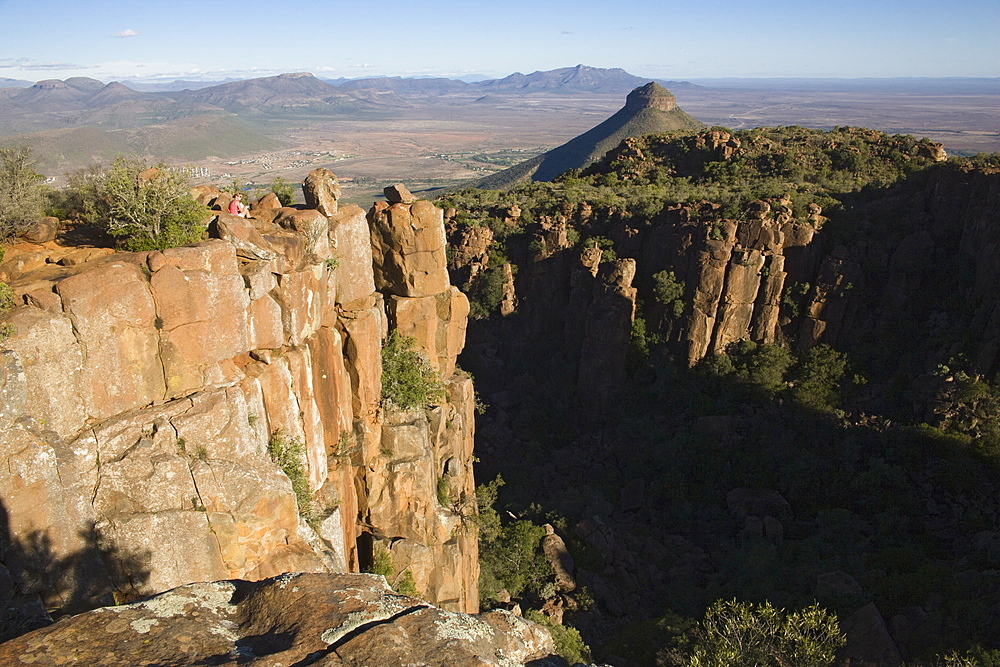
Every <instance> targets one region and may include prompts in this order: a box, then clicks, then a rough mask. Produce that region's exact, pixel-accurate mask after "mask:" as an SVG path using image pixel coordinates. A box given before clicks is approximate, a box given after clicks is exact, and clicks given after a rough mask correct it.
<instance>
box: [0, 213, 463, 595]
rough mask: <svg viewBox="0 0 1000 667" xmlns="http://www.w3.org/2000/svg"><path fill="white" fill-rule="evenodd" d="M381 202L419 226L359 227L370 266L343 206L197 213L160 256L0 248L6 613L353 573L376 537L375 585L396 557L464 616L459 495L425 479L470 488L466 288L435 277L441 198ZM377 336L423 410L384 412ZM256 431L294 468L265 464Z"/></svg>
mask: <svg viewBox="0 0 1000 667" xmlns="http://www.w3.org/2000/svg"><path fill="white" fill-rule="evenodd" d="M398 206H401V207H405V209H406V210H405V211H401V210H394V211H393V212H392V213H391V214H390V215H391V216H400V215H401V216H403V217H405V218H406V219H407V220H408V221H413V222H414V225H416V226H417V227H418V228H419V232H418V234H417V238H416V239H413V238H410V239H399V242H400V243H401V244H403V245H401V246H397V245H394V244H395V242H396V240H397V239H394V238H392V237H386V236H381V235H380V236H378V243H377V244H374V245H375V247H376V248H377V250H378V252H377V257H376V259H375V270H374V271H373V253H372V249H373V241H372V238H373V235H372V233H371V232H370V231H369V224H368V220H367V219H366V215H365V213H364V211H362V210H361V209H360V208H358V207H356V206H353V205H351V206H344V207H339V208H338V210H337V211H336V212H335V213H334V214H333V215H331V216H326V215H323V214H322V213H320V212H319V211H318V210H315V209H304V210H297V209H279V210H278V216H277V217H276V223H270V222H266V221H264V220H247V219H243V218H237V217H235V216H230V215H228V214H226V213H219V214H218V216H217V219H216V220H215V222H214V223H213V225H212V230H213V233H214V234H215V235H216V236H218V237H220V238H216V239H212V240H208V241H204V242H202V243H199V244H197V245H195V246H189V247H184V248H174V249H170V250H165V251H162V252H144V253H115V254H111V255H106V256H102V257H99V258H97V259H93V260H91V261H88V262H85V263H80V264H75V265H70V266H62V265H57V264H52V263H49V262H47V261H45V258H44V257H42V258H41V259H39V261H37V262H25V263H23V264H18V263H17V262H18V260H17V257H16V256H15V257H14V258H13V259H12V260H9V261H7V262H5V263H4V265H3V267H2V268H3V270H4V271H5V277H7V278H8V279H10V280H11V285H12V287H13V289H14V292H15V294H16V295H17V297H18V300H19V302H21V303H23V304H24V305H21V306H19V307H17V308H15V309H13V310H12V311H10V312H9V313H8V314H6V315H4V316H3V320H4V322H6V323H9V324H11V325H12V326H13V328H14V331H15V333H14V334H13V335H12V336H11V337H10V338H8V339H7V340H6V341H5V343H4V346H3V349H2V351H0V461H2V462H3V470H4V473H3V474H2V475H0V517H2V519H3V521H2V522H0V529H2V530H0V532H2V534H0V539H2V540H3V542H2V544H3V548H2V549H0V562H2V564H3V566H4V567H0V577H7V576H9V577H10V579H11V580H12V582H13V585H14V591H15V593H16V595H18V596H21V598H19V599H22V598H23V600H22V601H23V603H24V604H23V607H24V608H25V609H28V608H29V607H31V604H33V603H32V600H37V599H38V596H41V600H42V601H43V602H44V603H45V606H46V607H47V608H48V609H50V610H52V611H56V612H60V611H65V610H68V609H79V608H85V607H88V606H94V605H95V604H108V603H110V602H112V601H113V600H115V599H117V600H122V599H129V598H132V597H135V596H137V595H145V594H150V593H155V592H158V591H163V590H166V589H168V588H172V587H175V586H179V585H182V584H186V583H188V582H191V581H212V580H219V579H233V578H238V579H251V580H254V579H262V578H265V577H271V576H275V575H277V574H280V573H282V572H290V571H312V572H349V571H358V570H359V569H361V568H364V567H365V566H366V565H369V564H371V563H372V561H373V558H374V556H375V549H376V548H378V547H380V546H381V545H385V548H386V549H387V550H389V551H391V553H392V561H393V563H394V566H395V567H396V568H397V569H396V571H395V573H394V575H393V577H390V578H395V577H396V576H397V575H401V574H402V573H403V572H404V570H409V573H410V575H412V576H413V578H414V582H415V584H416V587H417V589H418V590H419V591H420V592H421V593H422V594H423V595H424V596H426V597H427V598H428V599H429V600H431V601H433V602H439V603H441V604H442V605H443V606H444V607H445V608H447V609H451V610H455V611H468V612H474V611H476V610H477V608H478V593H477V585H476V582H477V578H478V571H477V569H476V568H477V566H476V561H477V542H476V534H475V531H474V530H472V529H471V528H470V527H469V526H468V525H467V524H468V521H467V518H468V516H467V515H468V513H469V512H470V511H472V510H474V503H473V504H472V505H469V504H468V502H466V504H465V505H464V506H463V509H462V511H459V509H458V504H457V503H456V504H455V505H454V506H442V505H441V504H440V503H439V502H438V497H439V496H438V493H437V490H438V481H439V480H440V479H442V478H443V477H445V476H447V477H448V478H449V484H450V486H451V488H452V489H454V493H455V497H456V498H458V497H459V496H461V497H463V498H474V482H473V475H472V436H473V428H474V420H473V416H472V415H473V412H472V410H473V405H474V392H473V389H472V383H471V380H470V379H469V378H468V377H467V376H465V375H464V374H462V373H456V366H455V358H456V356H457V354H458V352H459V351H460V350H461V348H462V346H463V345H464V333H465V318H466V315H467V314H468V302H467V300H465V297H464V295H462V294H461V293H458V292H457V290H455V289H454V288H452V287H451V286H450V285H449V284H448V278H447V271H446V269H445V266H444V248H443V245H444V244H443V237H444V229H443V226H442V221H441V216H440V212H439V211H438V212H437V213H435V211H437V209H434V207H433V206H431V205H430V204H428V203H427V202H415V203H413V204H411V205H398ZM411 209H412V210H411ZM387 219H388V217H387ZM392 219H393V220H397V219H398V218H396V217H393V218H392ZM427 238H430V239H434V243H432V244H431V246H432V247H431V248H430V249H428V246H427V244H426V243H425V239H427ZM435 244H437V245H436V246H435ZM36 252H38V253H40V254H41V255H45V254H46V253H49V255H48V256H53V255H56V254H58V253H59V252H61V251H59V250H56V249H53V248H46V247H39V249H38V250H37V251H36ZM18 256H21V255H18ZM387 256H391V259H387ZM15 265H17V266H20V267H22V268H23V269H27V270H21V271H18V270H16V266H15ZM381 267H387V268H385V269H382V268H381ZM389 267H391V268H389ZM376 284H378V285H380V286H382V287H383V288H384V289H386V288H387V287H388V286H410V287H402V288H400V289H398V290H396V291H391V290H389V289H386V294H384V295H383V294H382V293H379V292H376V291H375V287H376ZM397 292H401V293H402V294H400V293H397ZM394 327H398V328H400V329H402V330H403V332H404V333H407V334H408V335H413V336H415V337H416V338H417V341H418V344H419V345H420V346H421V347H422V348H423V349H424V350H425V351H426V352H427V353H428V356H429V357H430V358H431V360H432V362H433V363H434V364H435V367H436V368H437V369H438V370H439V371H440V376H441V377H442V378H443V379H444V381H445V382H446V386H447V390H448V391H447V393H448V397H447V400H445V401H442V402H440V404H439V405H437V406H434V407H433V409H430V410H428V411H423V410H420V411H416V412H413V413H407V414H406V415H384V414H383V412H382V408H381V406H380V394H381V361H380V349H381V342H382V340H383V339H384V338H385V336H386V335H387V332H388V330H389V329H390V328H394ZM276 443H277V444H281V445H283V446H290V447H291V448H292V451H294V452H296V453H295V454H293V457H297V458H298V464H299V467H300V469H301V474H300V473H297V472H295V471H294V470H292V471H289V469H288V468H287V467H286V468H285V469H280V468H279V467H278V466H277V465H276V464H275V463H274V462H273V461H272V456H271V455H269V448H270V449H272V450H273V449H274V447H275V446H276ZM297 476H301V477H302V478H303V482H301V483H300V482H298V481H295V478H296V477H297ZM290 478H292V479H290ZM293 482H294V484H293ZM296 484H297V485H300V486H301V484H304V485H305V487H306V491H305V496H303V494H302V492H301V490H300V491H299V493H298V494H297V493H296V492H294V491H293V486H294V485H296ZM463 512H464V514H463ZM410 575H408V576H410Z"/></svg>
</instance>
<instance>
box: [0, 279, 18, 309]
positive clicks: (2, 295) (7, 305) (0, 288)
mask: <svg viewBox="0 0 1000 667" xmlns="http://www.w3.org/2000/svg"><path fill="white" fill-rule="evenodd" d="M15 305H16V302H15V301H14V290H12V289H11V288H10V285H8V284H7V283H0V313H3V312H6V311H8V310H10V309H11V308H13V307H14V306H15Z"/></svg>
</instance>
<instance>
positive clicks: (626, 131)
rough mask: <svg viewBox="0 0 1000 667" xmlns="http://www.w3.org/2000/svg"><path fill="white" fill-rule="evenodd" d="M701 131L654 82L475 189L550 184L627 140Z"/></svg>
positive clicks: (597, 158)
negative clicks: (610, 112)
mask: <svg viewBox="0 0 1000 667" xmlns="http://www.w3.org/2000/svg"><path fill="white" fill-rule="evenodd" d="M702 127H705V124H704V123H702V122H700V121H698V120H696V119H694V118H692V117H691V116H689V115H688V114H686V113H684V111H682V110H681V109H680V107H678V106H677V101H676V100H675V99H674V96H673V94H671V93H670V91H668V90H667V89H666V88H664V87H663V86H661V85H660V84H658V83H656V82H652V81H651V82H650V83H647V84H646V85H644V86H642V87H639V88H636V89H635V90H633V91H632V92H631V93H629V94H628V97H627V98H626V101H625V106H624V107H622V109H621V110H620V111H618V113H616V114H615V115H613V116H611V118H608V119H607V120H606V121H604V122H603V123H601V124H600V125H598V126H597V127H595V128H593V129H591V130H588V131H587V132H584V133H583V134H581V135H580V136H578V137H575V138H574V139H570V140H569V141H567V142H566V143H565V144H563V145H562V146H558V147H556V148H553V149H552V150H550V151H549V152H548V153H544V154H542V155H539V156H538V157H535V158H532V159H530V160H527V161H525V162H521V163H520V164H516V165H514V166H513V167H510V168H509V169H505V170H503V171H500V172H497V173H495V174H491V175H490V176H487V177H486V178H484V179H483V180H481V181H479V182H478V183H477V184H476V186H477V187H481V188H487V189H508V188H511V187H514V186H515V185H517V184H518V183H523V182H524V181H527V180H529V179H530V180H534V181H550V180H552V179H553V178H555V177H556V176H558V175H559V174H561V173H563V172H564V171H567V170H569V169H582V168H583V167H586V166H588V165H590V164H592V163H594V162H596V161H597V160H599V159H601V158H602V157H603V156H604V154H605V153H607V152H608V151H609V150H611V149H612V148H614V147H615V146H617V145H618V144H620V143H621V142H622V140H623V139H626V138H627V137H639V136H642V135H644V134H653V133H660V132H667V131H670V130H685V129H688V130H694V129H699V128H702Z"/></svg>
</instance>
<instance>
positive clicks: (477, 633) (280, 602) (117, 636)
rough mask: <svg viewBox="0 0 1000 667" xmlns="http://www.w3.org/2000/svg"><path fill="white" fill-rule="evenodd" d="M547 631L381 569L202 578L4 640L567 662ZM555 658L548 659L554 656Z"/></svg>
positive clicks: (84, 655)
mask: <svg viewBox="0 0 1000 667" xmlns="http://www.w3.org/2000/svg"><path fill="white" fill-rule="evenodd" d="M552 652H553V643H552V639H551V637H550V636H549V634H548V632H547V631H546V630H545V629H544V628H542V627H540V626H538V625H535V624H534V623H531V622H530V621H526V620H524V619H522V618H521V617H520V616H515V615H514V614H511V613H510V612H506V611H500V610H498V611H491V612H488V613H485V614H480V615H478V616H469V615H466V614H460V613H455V612H450V611H445V610H444V609H441V608H438V607H434V606H431V605H428V604H427V603H425V602H423V601H422V600H418V599H414V598H410V597H404V596H401V595H397V594H395V593H393V592H392V590H391V589H389V587H388V586H387V585H386V583H385V581H384V580H383V579H382V577H379V576H375V575H362V574H340V575H329V574H286V575H282V576H279V577H276V578H272V579H266V580H263V581H242V580H231V581H216V582H212V583H196V584H190V585H187V586H182V587H180V588H175V589H173V590H170V591H167V592H165V593H161V594H160V595H156V596H153V597H150V598H147V599H145V600H141V601H139V602H134V603H132V604H127V605H120V606H115V607H104V608H101V609H95V610H93V611H90V612H87V613H84V614H80V615H78V616H74V617H72V618H66V619H63V620H62V621H60V622H58V623H56V624H55V625H52V626H50V627H47V628H44V629H41V630H37V631H35V632H32V633H30V634H28V635H25V636H22V637H20V638H18V639H16V640H14V641H10V642H7V643H6V644H2V645H0V662H3V664H6V665H15V664H28V663H30V664H33V665H39V666H44V665H63V664H70V663H72V664H87V665H106V666H108V667H116V666H120V667H126V666H128V667H133V666H135V665H168V664H169V665H175V666H176V667H182V666H184V665H192V666H193V665H205V664H212V665H260V666H261V667H263V666H269V667H272V666H277V665H300V664H310V665H329V666H333V665H338V666H339V665H344V666H347V665H357V666H359V667H360V666H362V665H363V666H365V667H377V666H379V665H383V666H385V667H390V666H392V667H394V666H396V665H414V664H419V665H431V664H433V665H456V666H469V667H473V666H475V667H486V666H488V665H496V666H497V667H501V666H502V667H514V666H516V665H524V664H527V663H530V664H533V665H541V664H551V665H558V664H565V663H564V662H560V661H559V659H558V658H556V657H555V656H552ZM547 658H549V659H548V660H547Z"/></svg>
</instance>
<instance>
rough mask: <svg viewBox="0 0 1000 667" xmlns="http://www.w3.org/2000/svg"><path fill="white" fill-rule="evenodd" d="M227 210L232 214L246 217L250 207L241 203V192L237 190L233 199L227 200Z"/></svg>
mask: <svg viewBox="0 0 1000 667" xmlns="http://www.w3.org/2000/svg"><path fill="white" fill-rule="evenodd" d="M229 212H230V213H231V214H232V215H238V216H240V217H241V218H245V217H247V215H248V214H249V213H250V209H248V208H247V205H246V204H244V203H243V193H242V192H237V193H236V194H235V195H234V196H233V200H232V201H231V202H229Z"/></svg>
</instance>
